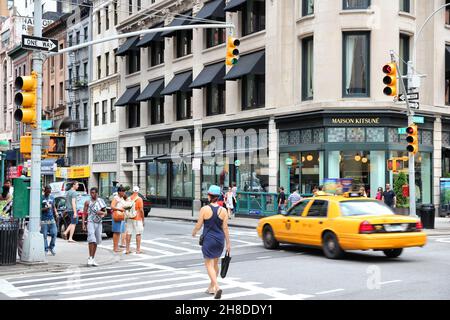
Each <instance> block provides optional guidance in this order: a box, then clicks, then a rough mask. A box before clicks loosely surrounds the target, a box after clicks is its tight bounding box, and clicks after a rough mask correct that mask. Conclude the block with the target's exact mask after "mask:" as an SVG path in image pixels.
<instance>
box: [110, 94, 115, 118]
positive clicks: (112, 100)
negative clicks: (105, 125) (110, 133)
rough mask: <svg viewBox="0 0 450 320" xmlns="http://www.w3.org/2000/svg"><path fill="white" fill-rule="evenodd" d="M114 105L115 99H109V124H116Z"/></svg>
mask: <svg viewBox="0 0 450 320" xmlns="http://www.w3.org/2000/svg"><path fill="white" fill-rule="evenodd" d="M115 104H116V98H111V113H110V115H111V119H110V122H111V123H114V122H116V106H115Z"/></svg>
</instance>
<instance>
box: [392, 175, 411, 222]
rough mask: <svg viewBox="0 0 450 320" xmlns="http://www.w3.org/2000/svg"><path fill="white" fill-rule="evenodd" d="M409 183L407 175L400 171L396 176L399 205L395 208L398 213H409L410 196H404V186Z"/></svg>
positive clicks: (396, 192) (395, 186) (395, 182)
mask: <svg viewBox="0 0 450 320" xmlns="http://www.w3.org/2000/svg"><path fill="white" fill-rule="evenodd" d="M405 184H406V185H407V184H408V179H407V176H406V174H405V173H404V172H400V173H399V174H398V176H397V177H395V178H394V193H395V197H396V198H397V206H396V208H395V213H396V214H402V215H408V214H409V197H405V196H403V186H404V185H405Z"/></svg>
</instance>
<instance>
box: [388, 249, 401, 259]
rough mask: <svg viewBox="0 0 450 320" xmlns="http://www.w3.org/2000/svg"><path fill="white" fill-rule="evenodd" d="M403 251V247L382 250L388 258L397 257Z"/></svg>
mask: <svg viewBox="0 0 450 320" xmlns="http://www.w3.org/2000/svg"><path fill="white" fill-rule="evenodd" d="M402 252H403V249H389V250H383V253H384V255H385V256H386V257H388V258H397V257H399V256H400V255H401V254H402Z"/></svg>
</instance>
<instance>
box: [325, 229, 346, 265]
mask: <svg viewBox="0 0 450 320" xmlns="http://www.w3.org/2000/svg"><path fill="white" fill-rule="evenodd" d="M322 246H323V253H324V254H325V256H326V257H327V258H328V259H339V258H342V256H343V255H344V253H345V251H344V250H342V248H341V246H340V245H339V241H338V239H337V237H336V235H335V234H334V233H331V232H327V233H325V234H324V235H323V239H322Z"/></svg>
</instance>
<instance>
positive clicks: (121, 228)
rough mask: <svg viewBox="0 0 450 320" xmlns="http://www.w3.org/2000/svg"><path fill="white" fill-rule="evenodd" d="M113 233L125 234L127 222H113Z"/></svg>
mask: <svg viewBox="0 0 450 320" xmlns="http://www.w3.org/2000/svg"><path fill="white" fill-rule="evenodd" d="M112 232H114V233H124V232H125V221H119V222H116V221H114V219H113V221H112Z"/></svg>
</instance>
